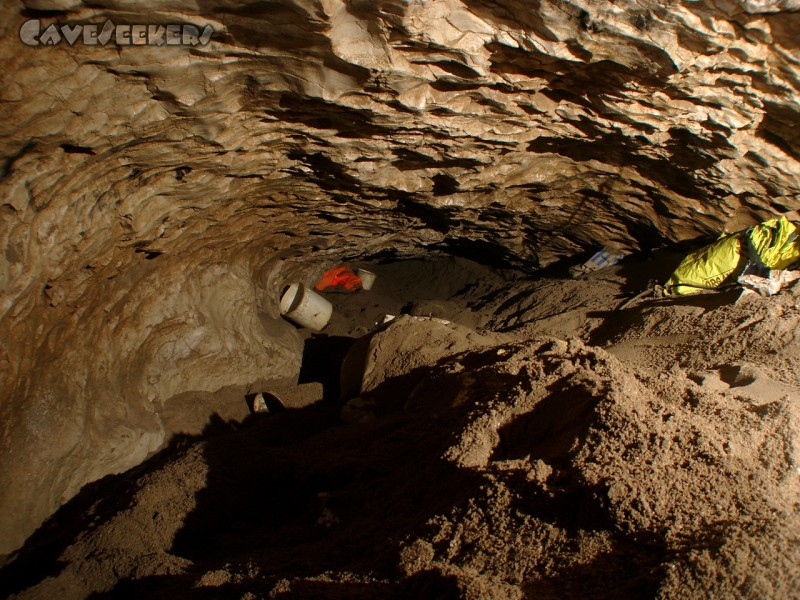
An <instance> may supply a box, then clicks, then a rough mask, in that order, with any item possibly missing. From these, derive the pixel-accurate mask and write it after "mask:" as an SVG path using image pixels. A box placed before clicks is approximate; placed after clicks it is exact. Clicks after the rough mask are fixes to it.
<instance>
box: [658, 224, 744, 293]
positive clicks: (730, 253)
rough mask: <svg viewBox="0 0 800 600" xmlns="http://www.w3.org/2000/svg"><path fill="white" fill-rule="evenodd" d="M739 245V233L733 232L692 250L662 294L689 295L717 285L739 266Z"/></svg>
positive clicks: (665, 285) (740, 257)
mask: <svg viewBox="0 0 800 600" xmlns="http://www.w3.org/2000/svg"><path fill="white" fill-rule="evenodd" d="M740 248H741V244H740V239H739V234H732V235H729V236H727V237H724V238H722V239H719V240H717V241H716V242H714V243H713V244H711V245H710V246H706V247H705V248H701V249H700V250H697V251H695V252H692V253H691V254H689V255H688V256H686V258H684V259H683V261H681V264H680V265H678V268H677V269H675V272H674V273H673V274H672V277H670V278H669V280H668V281H667V283H666V284H664V293H665V294H666V295H668V296H670V295H675V294H677V295H689V294H699V293H701V292H704V291H707V289H706V288H711V289H713V288H716V287H717V286H719V285H720V284H721V283H722V282H723V281H725V279H727V278H728V276H730V275H731V274H732V273H733V272H734V271H736V268H737V267H739V266H740V265H739V263H740V261H741V260H742V256H741V250H740ZM741 266H742V267H743V266H744V265H741ZM698 286H699V287H698Z"/></svg>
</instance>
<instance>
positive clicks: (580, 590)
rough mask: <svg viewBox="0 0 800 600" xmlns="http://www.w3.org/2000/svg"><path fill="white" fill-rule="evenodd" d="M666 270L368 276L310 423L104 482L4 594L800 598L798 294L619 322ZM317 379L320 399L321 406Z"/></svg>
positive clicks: (256, 420)
mask: <svg viewBox="0 0 800 600" xmlns="http://www.w3.org/2000/svg"><path fill="white" fill-rule="evenodd" d="M670 260H671V259H670V258H669V257H667V258H665V259H664V260H662V261H661V262H653V263H643V264H640V265H637V264H632V265H627V266H626V265H623V266H620V267H616V268H614V269H611V270H606V271H603V272H599V273H596V274H594V275H592V276H590V277H589V278H587V279H585V280H580V281H573V280H568V279H558V278H551V279H540V280H533V279H528V280H525V279H520V278H519V276H518V274H517V275H516V276H513V275H512V274H511V273H500V274H496V273H491V272H489V271H487V270H486V269H484V268H482V267H478V266H477V265H474V264H473V263H468V262H466V261H453V260H447V261H438V262H431V263H424V264H421V263H418V264H410V265H409V264H406V265H393V266H386V265H375V266H374V267H373V270H375V271H376V272H377V273H378V275H379V279H378V281H377V282H376V286H375V288H374V289H373V291H371V292H360V293H358V294H355V295H345V294H330V295H329V297H330V298H331V299H332V301H333V302H334V304H335V306H336V314H335V318H334V320H333V321H332V323H331V325H330V327H329V329H328V330H326V333H327V334H328V335H327V337H322V336H317V337H316V338H315V340H310V342H309V345H307V348H311V342H314V343H315V344H316V346H315V348H316V350H317V351H318V352H321V353H322V354H321V356H322V357H323V358H324V357H325V350H326V349H327V350H328V351H329V352H334V350H335V353H334V354H329V355H328V359H329V360H328V361H327V363H326V361H321V363H324V364H316V365H312V366H311V367H309V368H308V369H306V372H305V375H303V374H301V382H303V379H304V377H305V379H306V380H307V381H305V382H304V385H305V386H306V387H305V388H303V389H304V390H305V392H302V393H300V392H299V391H298V394H299V395H298V399H295V400H292V398H288V400H287V403H288V404H289V405H291V406H297V407H300V408H296V409H293V410H286V411H283V412H280V413H277V414H270V415H267V416H263V415H255V416H252V417H249V418H247V419H245V420H244V422H239V420H237V419H233V418H232V419H231V420H227V421H226V420H223V419H222V418H220V417H215V418H213V419H212V420H211V422H209V423H208V424H207V425H206V427H205V431H204V432H203V434H202V435H178V436H176V437H175V438H174V439H173V442H172V444H171V445H170V447H169V448H167V449H165V450H164V451H162V452H161V453H159V454H158V455H156V456H154V457H153V458H151V459H150V460H149V461H148V462H146V463H145V464H143V465H142V466H140V467H138V468H137V469H134V470H133V471H131V472H129V473H126V474H124V475H120V476H114V477H108V478H106V479H105V480H103V481H100V482H97V483H95V484H92V485H90V486H87V488H86V489H84V491H83V492H82V493H81V494H80V495H79V496H78V497H77V498H75V499H74V500H73V501H71V502H70V503H69V504H68V505H66V506H65V507H64V508H63V509H62V510H61V511H59V512H58V513H57V514H56V515H55V516H54V517H53V518H52V519H51V520H50V521H49V522H48V523H46V524H45V525H44V526H43V527H42V528H41V529H40V530H39V531H38V532H37V533H36V534H35V535H34V536H33V537H32V538H31V539H30V540H29V542H28V544H27V545H26V546H25V548H24V549H23V550H22V551H21V552H20V553H18V555H16V556H15V557H12V558H11V559H10V560H9V561H8V562H7V564H6V566H5V568H4V569H3V570H2V572H0V586H2V587H0V589H2V590H3V591H5V592H7V593H8V594H12V595H16V597H19V598H59V599H60V600H67V599H69V598H86V597H89V596H92V595H93V594H95V595H96V596H93V597H102V596H104V595H110V596H113V597H137V598H139V597H147V598H151V597H155V598H176V597H178V598H184V597H186V598H189V597H191V598H219V597H224V598H391V597H398V598H475V599H478V598H497V599H501V598H502V599H506V598H655V597H659V598H707V597H714V598H723V597H724V598H795V597H798V590H800V470H799V469H800V445H799V444H800V398H798V389H800V380H798V377H800V375H798V373H800V371H799V370H798V368H797V367H798V364H797V363H798V358H799V357H800V344H798V340H797V335H798V334H797V333H796V332H797V330H798V329H797V328H798V325H799V324H800V296H798V295H796V294H795V293H794V292H793V291H792V290H789V291H784V292H783V293H781V294H780V295H778V296H776V297H773V298H769V299H763V298H759V297H752V298H749V299H744V298H743V299H739V301H738V302H736V303H735V304H734V303H733V301H734V300H736V296H735V295H728V296H703V297H694V298H690V299H683V300H678V301H674V300H671V301H649V302H644V303H640V304H638V305H634V306H632V307H630V308H627V309H625V310H621V311H615V310H614V308H615V307H616V306H617V305H619V303H620V302H621V301H622V299H623V298H624V295H625V294H624V292H633V291H635V290H636V288H637V286H638V285H641V284H642V281H643V279H644V278H645V277H646V276H650V275H652V276H658V274H661V272H663V271H665V270H667V271H668V270H669V268H670ZM795 291H798V292H800V290H795ZM387 312H390V313H392V314H399V313H400V312H407V313H411V314H412V315H416V316H415V317H412V316H406V317H402V318H401V319H398V320H396V321H394V322H393V323H391V324H389V325H388V326H384V327H381V328H380V329H379V330H378V331H377V332H374V334H373V335H372V336H371V337H370V338H369V340H367V341H365V342H362V345H364V351H363V352H362V353H361V354H360V356H362V357H363V359H364V360H366V367H367V371H368V375H369V376H368V378H366V379H365V386H364V392H363V393H362V394H361V395H360V396H359V397H358V398H355V399H352V398H351V399H349V400H348V401H347V402H346V404H344V406H343V404H342V403H343V402H344V400H347V398H345V399H343V400H341V401H340V400H339V399H338V395H339V384H340V383H341V382H339V381H338V377H337V375H338V368H339V365H340V364H341V362H342V359H343V357H344V355H345V353H346V352H347V350H348V349H350V348H351V346H352V343H353V340H352V339H349V338H350V337H352V336H354V335H357V334H358V335H361V334H365V333H367V332H369V331H374V330H375V327H374V323H375V321H377V320H379V318H380V317H382V316H383V314H385V313H387ZM437 318H438V319H442V318H444V319H447V320H449V321H452V323H443V322H441V321H439V320H437ZM481 326H484V328H483V329H482V330H480V331H479V332H478V333H476V332H474V331H473V330H472V328H475V327H481ZM351 356H352V355H351ZM359 360H361V359H359ZM315 376H319V377H318V381H323V385H325V386H327V387H326V392H325V395H326V397H327V398H328V400H326V401H321V402H316V403H313V404H310V403H309V398H308V389H309V388H308V387H307V386H308V385H309V383H308V382H309V381H311V380H313V377H315ZM367 380H368V385H366V383H367ZM316 385H317V386H319V384H318V383H317V384H316ZM315 389H318V388H315ZM283 393H285V394H289V395H291V391H290V390H289V391H284V392H283ZM319 395H321V392H320V394H319ZM301 396H302V398H301ZM226 398H227V397H226ZM180 400H181V403H180V404H178V403H176V404H175V405H174V406H180V407H182V408H184V407H185V406H186V403H187V401H188V400H187V399H186V398H182V399H180ZM209 401H210V400H209V399H207V398H206V399H204V400H203V402H204V403H205V404H207V403H208V402H209ZM230 402H231V400H230V399H226V400H225V402H224V403H223V404H224V405H225V406H228V405H229V404H230ZM185 410H187V411H188V410H190V409H189V408H185ZM226 410H227V411H228V412H227V413H226V412H225V411H222V410H220V411H219V412H220V414H226V415H231V414H232V412H231V410H230V409H226ZM233 412H235V411H233ZM177 414H178V415H179V414H180V413H179V411H178V412H177ZM170 418H171V419H173V421H176V422H177V421H180V418H179V416H176V411H173V413H172V414H171V417H170ZM196 420H197V418H196V415H194V416H192V418H189V417H188V416H187V421H191V422H193V423H194V424H193V425H191V426H190V427H184V429H183V430H184V431H189V430H192V429H195V428H196V427H197V425H196ZM175 428H176V431H180V430H181V427H180V426H179V425H178V424H176V425H175Z"/></svg>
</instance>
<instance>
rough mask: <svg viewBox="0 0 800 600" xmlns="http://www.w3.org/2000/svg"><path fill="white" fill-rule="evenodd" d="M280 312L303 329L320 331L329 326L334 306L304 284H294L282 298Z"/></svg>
mask: <svg viewBox="0 0 800 600" xmlns="http://www.w3.org/2000/svg"><path fill="white" fill-rule="evenodd" d="M280 310H281V314H282V315H283V316H285V317H286V318H287V319H291V320H292V321H294V322H295V323H297V324H298V325H300V326H301V327H308V328H309V329H313V330H314V331H319V330H321V329H322V328H324V327H325V325H327V324H328V321H329V320H330V318H331V313H332V312H333V305H332V304H331V303H330V302H328V301H327V300H325V298H323V297H322V296H320V295H319V294H318V293H316V292H315V291H314V290H311V289H308V288H307V287H306V286H304V285H303V284H302V283H293V284H292V285H290V286H289V287H288V288H286V291H285V292H284V293H283V296H282V297H281V304H280Z"/></svg>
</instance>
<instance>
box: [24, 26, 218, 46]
mask: <svg viewBox="0 0 800 600" xmlns="http://www.w3.org/2000/svg"><path fill="white" fill-rule="evenodd" d="M213 33H214V29H213V28H212V27H211V25H206V26H205V27H204V28H203V29H202V31H201V30H200V29H199V28H198V27H195V26H194V25H185V24H182V25H176V24H170V25H115V24H114V23H113V22H112V21H110V20H108V21H106V22H105V23H103V24H102V25H98V24H96V23H86V24H79V23H78V24H72V25H61V24H59V23H51V24H50V25H48V26H47V27H44V28H43V25H42V22H41V21H40V20H39V19H31V20H30V21H25V23H23V24H22V27H20V29H19V39H20V40H22V43H23V44H25V45H27V46H57V45H58V44H61V43H67V44H69V45H70V46H73V45H75V44H76V43H82V44H84V45H86V46H105V45H106V44H108V43H109V42H111V41H113V42H114V43H115V44H116V45H117V46H165V45H166V46H205V45H206V44H208V42H209V41H211V35H212V34H213Z"/></svg>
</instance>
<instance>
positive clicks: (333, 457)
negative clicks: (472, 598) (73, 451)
mask: <svg viewBox="0 0 800 600" xmlns="http://www.w3.org/2000/svg"><path fill="white" fill-rule="evenodd" d="M319 337H320V338H321V337H324V336H319ZM312 339H313V338H312ZM309 341H311V340H309ZM337 343H338V344H345V343H350V340H349V338H345V339H344V340H336V339H316V340H315V341H314V342H313V343H312V345H314V344H319V348H318V349H319V351H320V352H321V353H322V354H323V355H325V354H326V353H325V352H324V351H323V349H324V348H325V347H326V344H328V345H330V344H333V345H336V344H337ZM497 357H498V354H497V348H489V349H485V350H481V351H476V352H465V353H462V354H459V355H456V356H453V357H449V358H445V359H442V360H441V361H440V362H439V364H440V366H442V367H445V368H436V367H433V368H431V367H419V368H417V369H416V370H414V371H413V372H411V373H409V374H408V375H406V376H403V377H397V378H393V379H389V380H387V381H385V382H384V383H383V384H382V385H381V386H379V387H378V388H377V389H376V390H375V392H374V394H373V400H374V402H375V404H376V410H375V415H374V418H372V419H371V420H369V421H364V422H358V423H350V422H345V423H343V422H342V420H341V415H340V408H339V405H338V403H333V402H321V403H317V404H314V405H311V406H306V407H305V408H302V409H297V410H285V411H282V412H279V413H276V414H267V415H252V416H251V417H249V418H248V419H247V420H245V422H244V423H243V424H242V425H241V426H240V427H237V428H236V429H233V428H232V427H231V425H230V424H228V423H226V422H223V421H221V420H220V419H217V420H215V421H213V422H212V423H211V424H209V426H208V427H207V428H206V430H205V431H204V432H203V434H202V435H199V436H195V437H184V438H180V439H177V440H174V441H173V444H172V445H171V446H170V448H169V449H167V450H165V451H163V452H162V453H160V454H159V455H157V456H156V457H153V458H152V459H151V460H149V461H147V462H146V463H144V464H143V465H142V466H140V467H138V468H137V469H134V470H132V471H130V472H128V473H126V474H124V475H120V476H115V477H110V478H106V479H104V480H103V481H101V482H98V484H95V485H92V486H87V487H86V488H85V489H84V490H83V492H82V493H81V494H79V496H78V497H77V498H76V499H74V500H73V501H72V502H71V503H69V504H68V505H67V506H66V507H65V508H64V509H62V510H61V511H59V512H58V513H57V514H56V515H55V516H54V517H53V519H51V522H50V527H49V529H47V528H42V531H40V532H37V536H38V538H37V539H38V540H39V543H38V544H37V543H35V542H36V540H33V543H29V544H28V545H26V548H25V550H24V551H23V553H22V555H21V558H20V559H18V560H17V561H15V562H14V563H12V564H11V565H8V566H7V567H6V568H5V569H4V570H3V571H2V572H1V573H2V576H3V578H4V579H3V580H2V581H3V589H4V590H7V591H9V592H12V591H19V590H22V589H24V588H26V587H29V586H31V585H34V584H36V583H38V582H40V581H42V580H43V579H44V578H45V577H47V576H48V575H55V574H57V573H58V572H59V571H60V570H62V569H63V568H64V567H65V566H66V565H65V564H64V563H60V562H58V557H59V556H60V555H61V554H62V553H63V552H64V550H65V549H66V548H67V547H68V546H69V545H70V544H71V543H73V542H75V541H76V539H77V537H78V536H79V535H81V534H85V533H87V532H89V533H91V531H92V529H93V528H94V527H97V526H99V525H102V524H106V523H109V522H110V521H112V520H113V519H114V518H117V519H118V521H117V522H116V523H115V525H114V527H113V528H112V529H111V531H113V532H114V535H120V536H123V537H121V539H119V540H114V541H113V545H114V548H116V547H117V545H121V546H120V547H121V548H124V547H125V542H126V540H127V538H125V537H124V536H126V535H131V530H136V528H137V526H136V523H134V522H133V521H132V519H134V518H136V519H138V518H141V515H147V514H150V513H152V514H153V515H154V518H155V516H156V515H158V514H159V513H160V512H162V511H163V512H165V513H170V511H171V514H169V518H170V519H171V521H170V522H171V523H175V522H176V521H175V519H180V521H178V522H177V523H178V525H179V527H180V529H179V530H178V532H177V534H176V535H175V536H174V538H172V540H171V546H170V547H169V548H166V547H164V543H165V542H166V543H169V540H155V539H147V538H143V539H141V540H139V541H137V544H135V545H134V546H132V548H134V549H135V550H134V551H135V552H139V553H141V552H142V551H144V552H145V553H146V555H142V556H139V555H138V554H134V555H132V556H131V557H130V558H129V560H139V559H140V558H146V556H151V555H150V554H147V553H148V552H153V553H154V554H152V555H153V556H156V557H157V556H158V555H159V553H161V552H168V553H169V554H171V555H172V556H174V557H182V558H184V559H189V560H190V561H191V564H187V566H186V567H185V568H184V572H182V573H176V574H169V573H159V574H154V572H155V573H157V572H158V571H157V570H155V571H154V569H153V566H152V565H151V566H149V567H143V568H145V569H147V570H145V571H144V573H143V574H142V575H137V574H136V573H137V570H136V569H131V570H130V571H124V572H123V573H121V574H118V575H116V577H117V578H118V581H117V583H116V585H115V587H114V588H113V589H111V590H110V591H109V592H107V593H102V594H94V595H92V597H93V598H142V597H146V598H241V597H242V596H243V595H244V594H245V593H247V592H250V593H253V592H256V593H257V594H262V595H265V594H267V593H272V594H273V596H274V597H277V598H313V597H323V598H444V599H448V598H454V599H455V598H460V597H463V595H464V593H465V590H464V589H462V586H463V582H462V581H460V577H458V576H455V575H453V574H449V573H447V572H446V571H441V570H439V569H431V570H423V571H421V572H419V573H416V574H415V575H413V576H410V577H407V576H406V575H405V574H404V573H403V572H402V569H401V557H400V551H401V549H402V548H403V545H404V543H407V541H408V540H414V539H415V538H421V539H425V536H427V535H429V534H430V532H431V522H432V521H431V520H432V519H433V518H434V517H436V516H437V515H439V516H445V517H439V518H446V516H449V515H454V514H464V513H465V511H467V510H468V508H469V507H470V506H471V505H472V503H473V502H475V501H477V502H478V503H479V505H480V504H481V503H488V504H487V506H488V507H491V506H493V504H492V503H491V502H492V501H491V500H490V499H489V495H488V494H487V492H486V486H487V485H490V486H491V485H492V483H491V482H492V481H494V479H493V478H487V473H486V472H485V471H483V470H481V469H476V468H466V467H460V466H459V465H458V463H456V462H453V461H450V460H446V459H445V458H444V456H445V454H446V451H447V450H448V448H450V447H452V445H453V444H454V443H458V441H459V440H460V439H461V436H462V435H463V432H464V431H465V428H467V427H468V425H469V424H470V423H471V422H472V420H473V419H474V408H475V406H476V402H485V401H486V399H488V398H492V397H502V396H503V395H505V394H511V393H524V390H525V389H527V388H528V387H530V386H531V385H532V384H531V383H530V382H528V383H526V382H525V380H524V379H521V378H520V376H519V375H517V374H512V373H507V372H499V371H496V370H494V369H492V367H491V365H493V364H494V362H496V361H497ZM450 362H452V363H455V362H458V364H460V365H463V368H464V369H467V370H468V371H469V372H476V373H481V376H479V377H477V378H476V379H475V380H474V381H472V382H471V383H470V384H469V386H468V387H466V388H465V387H464V381H463V379H461V377H462V374H463V372H461V371H457V370H453V369H451V368H449V366H448V365H449V364H450ZM312 371H313V369H312ZM520 390H523V392H521V391H520ZM551 391H552V393H551V395H550V396H549V397H548V398H547V399H546V400H544V401H543V403H542V404H540V405H539V406H538V407H537V408H536V409H535V410H534V411H533V412H531V413H530V414H523V415H521V416H520V417H518V418H517V419H516V420H515V421H513V422H512V423H511V424H509V425H507V426H506V427H505V428H503V430H501V438H502V441H501V443H500V448H499V449H498V450H497V451H496V452H495V457H494V458H495V459H501V458H512V457H516V456H521V455H523V454H530V455H535V456H540V457H543V458H546V459H547V460H549V461H552V462H553V463H560V464H561V466H560V467H557V469H556V471H557V472H556V473H554V474H553V476H552V477H551V478H550V479H549V480H548V485H551V489H552V490H553V492H554V493H553V494H551V495H545V494H543V493H541V492H540V491H537V490H536V489H534V488H533V487H532V486H531V484H530V481H529V480H528V479H526V477H525V474H524V473H522V472H515V473H509V474H508V475H507V477H506V476H505V475H504V476H503V477H505V478H506V480H507V481H506V483H508V484H509V485H511V484H513V486H512V489H514V490H517V491H519V492H520V493H519V494H518V496H517V498H516V499H515V500H514V502H516V509H517V510H518V511H519V513H522V514H527V515H532V516H534V517H535V518H537V519H540V520H543V521H545V522H547V523H552V524H553V525H554V526H558V527H565V528H567V530H568V531H571V532H574V533H577V532H579V531H581V530H600V529H607V528H609V527H611V521H610V520H609V516H608V507H607V500H606V499H605V496H604V493H603V490H595V489H590V488H588V487H586V486H583V485H581V482H580V481H577V479H576V476H575V473H574V472H572V471H571V470H570V469H568V468H567V466H568V465H567V464H566V462H567V461H566V457H567V455H568V453H569V448H570V447H571V445H572V444H573V442H574V441H575V440H577V439H578V438H580V436H583V435H585V431H586V427H587V426H588V421H587V419H588V415H589V414H590V413H591V409H592V407H593V403H594V401H595V398H594V397H593V396H592V395H591V394H590V393H589V391H588V390H587V389H586V388H584V387H582V386H580V385H570V383H569V381H567V380H561V381H559V382H557V383H556V384H554V386H553V389H552V390H551ZM461 392H465V393H466V394H467V397H468V398H469V400H467V401H464V402H462V401H459V402H455V401H454V400H455V398H456V397H457V395H459V394H460V393H461ZM198 450H200V451H198ZM175 467H178V469H177V470H178V471H181V472H182V471H191V472H203V473H205V477H204V486H203V487H202V488H201V489H199V491H197V492H196V493H195V495H194V504H193V505H189V506H190V507H189V508H188V510H190V512H189V513H188V514H186V513H185V512H184V511H186V510H187V505H186V504H185V503H184V504H183V505H180V506H177V507H173V506H172V505H171V503H170V500H169V498H170V497H171V493H172V492H171V488H170V487H169V484H166V488H165V489H157V490H154V489H152V488H151V487H148V486H152V485H153V483H152V482H153V481H155V480H156V479H158V478H157V477H154V475H156V474H157V472H158V471H159V470H161V469H167V468H170V469H171V470H170V472H172V469H173V468H175ZM493 477H494V476H493ZM161 485H164V483H163V481H162V483H161ZM175 485H176V486H178V485H181V484H180V482H179V481H176V482H175ZM522 492H525V493H522ZM132 507H135V508H136V511H135V515H134V514H127V513H126V512H125V511H127V510H129V509H130V508H132ZM136 515H139V516H136ZM508 518H514V517H513V513H512V514H511V515H510V516H509V517H508ZM455 522H456V523H457V522H458V521H457V520H456V521H455ZM137 539H138V538H137ZM104 543H105V542H101V543H100V545H99V546H98V547H97V552H98V555H97V556H92V555H90V556H84V557H80V560H82V561H87V562H84V563H82V567H85V566H86V565H87V564H89V562H90V561H95V560H96V561H98V564H100V565H101V566H102V569H105V570H109V569H110V566H111V565H114V564H115V563H114V562H113V561H116V560H119V559H120V558H119V557H115V556H114V555H113V554H112V555H111V556H107V555H103V547H104V546H103V544H104ZM142 543H143V544H144V546H141V544H142ZM443 543H446V542H443ZM148 544H152V550H150V549H149V548H148ZM658 544H659V541H658V540H653V541H641V540H638V541H637V540H633V539H631V540H628V539H627V538H621V542H620V543H615V544H614V549H613V551H612V552H610V553H609V554H608V555H607V556H605V555H604V556H603V557H601V558H599V559H597V561H595V563H592V565H588V566H582V567H580V568H575V569H574V570H573V569H568V570H567V573H572V574H574V575H575V576H576V577H579V576H581V573H583V572H584V571H581V569H585V570H586V571H585V573H587V574H588V573H592V574H594V576H595V577H596V578H597V579H598V581H599V582H600V583H599V585H604V586H608V587H609V589H612V588H613V589H640V588H639V587H636V586H638V585H639V583H636V584H634V583H630V582H629V583H625V581H628V580H630V581H638V582H640V583H641V586H642V587H641V589H645V587H646V586H651V587H652V586H655V587H657V580H658V577H660V572H659V571H658V569H657V568H656V567H658V566H659V563H658V561H657V556H658V554H657V552H656V551H655V550H653V551H652V552H651V550H650V549H651V546H652V547H653V548H658V547H659V546H658ZM87 548H90V549H91V548H92V546H87ZM463 551H464V552H469V546H468V545H467V546H466V547H465V550H463ZM122 554H123V553H121V555H122ZM137 557H138V558H137ZM92 564H94V563H92ZM651 566H652V567H653V568H650V569H649V570H647V568H649V567H651ZM601 567H602V568H601ZM72 568H75V567H74V566H73V567H72ZM603 569H606V571H603ZM327 573H330V574H332V575H330V579H328V577H329V576H328V575H326V574H327ZM337 573H346V574H353V575H356V576H358V575H364V576H365V578H364V580H362V581H357V580H349V579H347V578H344V579H343V578H337V575H336V574H337ZM367 576H368V577H367ZM348 577H349V575H348ZM559 577H560V576H559ZM559 577H554V578H551V579H549V580H546V581H545V580H542V581H540V582H538V583H537V585H538V586H541V587H542V589H550V590H556V588H557V587H558V586H567V585H568V583H567V581H566V580H563V581H562V579H560V578H559ZM587 577H588V575H587ZM387 582H390V583H387ZM548 585H549V586H550V587H549V588H548V587H547V586H548ZM625 586H629V587H625ZM630 586H633V587H630ZM655 587H653V589H655ZM570 589H571V588H570ZM647 589H650V588H647ZM562 597H580V596H579V595H577V594H576V595H572V596H570V595H569V594H562Z"/></svg>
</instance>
